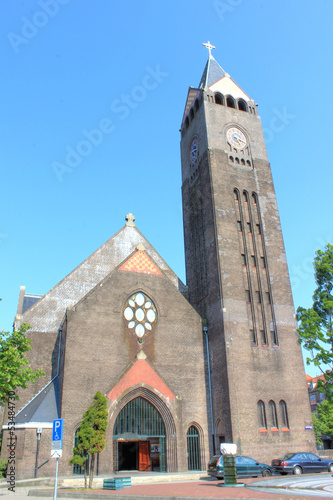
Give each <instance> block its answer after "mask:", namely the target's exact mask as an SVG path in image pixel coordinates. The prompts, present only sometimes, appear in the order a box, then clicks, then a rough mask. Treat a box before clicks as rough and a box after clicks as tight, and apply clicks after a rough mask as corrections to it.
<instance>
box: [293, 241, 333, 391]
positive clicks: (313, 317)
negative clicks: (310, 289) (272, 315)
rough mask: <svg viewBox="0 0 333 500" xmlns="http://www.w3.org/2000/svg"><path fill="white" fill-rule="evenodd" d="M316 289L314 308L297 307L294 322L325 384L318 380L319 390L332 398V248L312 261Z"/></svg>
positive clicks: (309, 358)
mask: <svg viewBox="0 0 333 500" xmlns="http://www.w3.org/2000/svg"><path fill="white" fill-rule="evenodd" d="M314 269H315V281H316V284H317V288H316V290H315V292H314V295H313V305H312V307H310V308H309V309H304V308H303V307H299V308H298V309H297V320H298V321H299V328H298V330H297V331H298V334H299V338H300V340H299V341H300V343H301V344H302V346H303V347H304V348H305V349H307V350H308V351H309V352H310V353H311V357H308V358H307V360H306V362H307V364H308V365H309V364H314V365H315V366H316V367H318V368H319V369H320V370H321V371H322V373H323V374H324V378H325V381H321V380H319V382H318V389H319V390H320V391H321V392H323V391H325V392H326V396H327V398H328V399H330V400H332V399H333V371H332V362H333V245H330V244H329V243H328V244H327V245H326V247H325V249H324V251H322V250H318V251H317V252H316V256H315V259H314Z"/></svg>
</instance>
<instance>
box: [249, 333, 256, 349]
mask: <svg viewBox="0 0 333 500" xmlns="http://www.w3.org/2000/svg"><path fill="white" fill-rule="evenodd" d="M250 340H251V346H252V347H253V346H256V345H257V339H256V334H255V331H254V330H250Z"/></svg>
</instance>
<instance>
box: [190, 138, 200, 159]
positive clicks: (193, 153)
mask: <svg viewBox="0 0 333 500" xmlns="http://www.w3.org/2000/svg"><path fill="white" fill-rule="evenodd" d="M198 156H199V146H198V139H193V141H192V144H191V150H190V162H191V163H192V165H194V163H195V162H196V161H197V159H198Z"/></svg>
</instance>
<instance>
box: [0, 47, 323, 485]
mask: <svg viewBox="0 0 333 500" xmlns="http://www.w3.org/2000/svg"><path fill="white" fill-rule="evenodd" d="M206 46H207V47H208V49H209V58H208V62H207V64H206V67H205V69H204V72H203V75H202V78H201V80H200V84H199V85H198V87H190V88H189V90H188V94H187V99H186V104H185V111H184V115H183V119H182V124H181V165H182V197H183V220H184V239H185V260H186V281H187V283H186V286H185V285H184V284H183V283H182V282H181V280H180V279H179V278H178V277H177V276H176V275H175V274H174V272H173V271H172V270H171V269H170V268H169V266H168V265H167V263H166V262H165V261H164V260H163V259H162V257H161V256H160V255H159V254H158V253H157V252H156V250H155V249H154V248H153V247H152V246H151V245H150V243H149V241H148V240H147V239H146V238H145V236H144V235H142V234H141V232H140V231H139V229H138V227H137V225H136V224H137V222H138V221H136V222H135V218H134V216H133V215H132V214H128V215H127V216H126V224H125V225H124V226H123V227H122V228H121V229H120V230H119V231H118V232H117V233H116V234H115V235H114V236H112V237H111V238H110V239H109V240H108V241H107V242H106V243H104V244H103V245H102V246H101V247H100V248H98V249H97V250H96V251H95V252H94V253H93V254H92V255H91V256H90V257H88V258H87V259H86V260H85V261H84V262H82V264H80V265H79V266H78V267H77V268H76V269H74V270H73V271H72V272H71V273H70V274H69V275H68V276H66V277H65V278H64V279H63V280H62V281H61V282H60V283H58V284H57V285H56V286H55V287H54V288H52V289H51V290H50V291H49V292H48V293H46V294H45V295H44V296H32V295H29V294H26V293H25V288H24V287H21V291H20V298H19V305H18V311H17V315H16V318H15V327H16V328H18V327H19V325H20V324H22V323H23V322H25V323H29V324H30V325H31V330H30V331H29V333H28V336H29V338H31V340H32V347H33V350H32V351H30V352H29V359H30V361H31V365H32V366H33V367H34V368H41V369H43V370H44V372H45V376H44V377H42V378H41V379H38V380H37V382H36V384H29V386H28V388H27V389H25V390H24V391H19V396H20V400H19V401H18V402H17V415H16V419H15V426H16V466H17V478H27V477H34V475H38V477H41V476H49V475H53V473H54V467H55V464H54V461H53V460H52V459H50V453H51V439H52V422H53V420H54V419H56V418H63V419H64V420H63V422H64V440H63V452H62V458H60V459H59V474H60V475H61V476H66V475H72V474H78V473H80V472H81V471H80V470H79V468H78V467H77V466H74V467H73V466H72V465H69V464H68V460H69V459H70V457H71V456H72V450H73V446H74V444H75V442H76V439H77V437H76V435H77V431H78V429H79V427H80V422H81V420H82V415H83V413H84V412H85V411H86V410H87V408H88V406H89V405H90V404H91V403H92V399H93V397H94V395H95V393H96V392H97V391H101V392H102V393H103V394H105V396H106V397H107V400H108V414H109V424H108V430H107V437H106V447H105V450H104V451H103V452H102V453H101V454H100V456H99V459H98V473H99V474H112V473H114V472H115V471H121V470H126V471H131V470H138V471H148V470H150V471H160V472H174V471H188V470H205V469H206V467H207V462H208V460H209V458H210V457H211V455H213V454H216V453H218V450H219V445H220V443H222V442H233V443H236V444H237V448H238V453H239V454H243V455H248V456H251V457H253V458H256V459H257V460H260V461H263V462H266V463H270V461H271V459H272V458H274V457H276V456H280V455H281V454H283V453H284V452H287V451H290V450H291V451H292V450H302V451H313V450H314V449H315V439H314V433H313V431H312V427H311V426H312V418H311V412H310V406H309V400H308V395H307V387H306V380H305V374H304V367H303V360H302V353H301V347H300V345H299V344H298V337H297V333H296V320H295V312H294V305H293V299H292V294H291V288H290V281H289V275H288V269H287V263H286V256H285V250H284V245H283V239H282V232H281V227H280V220H279V214H278V209H277V203H276V197H275V192H274V186H273V180H272V174H271V169H270V164H269V161H268V158H267V152H266V147H265V141H264V136H263V130H262V126H261V121H260V117H259V115H258V110H257V105H256V103H255V101H254V100H253V99H251V98H250V97H249V96H248V95H247V94H246V93H245V92H244V91H243V90H242V89H241V88H240V87H239V86H238V85H237V84H236V83H235V82H234V81H233V80H232V78H231V77H230V76H229V75H228V74H227V73H226V72H225V71H224V70H223V69H222V68H221V66H220V65H219V64H218V63H217V62H216V60H215V59H214V57H213V56H212V55H211V50H212V48H213V47H212V46H211V45H210V44H209V42H208V44H206ZM36 272H38V270H36ZM3 429H4V442H5V440H6V433H7V429H8V428H7V425H6V422H4V426H3ZM2 459H6V450H5V447H3V451H2Z"/></svg>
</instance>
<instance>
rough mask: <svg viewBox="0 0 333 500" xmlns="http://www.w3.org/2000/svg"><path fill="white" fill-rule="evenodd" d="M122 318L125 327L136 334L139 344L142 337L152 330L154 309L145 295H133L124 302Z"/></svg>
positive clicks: (154, 319)
mask: <svg viewBox="0 0 333 500" xmlns="http://www.w3.org/2000/svg"><path fill="white" fill-rule="evenodd" d="M124 318H125V320H126V322H127V327H128V328H129V329H130V330H131V332H132V333H135V334H136V336H137V337H138V340H139V342H140V343H141V342H142V337H143V336H144V335H145V334H146V333H147V332H150V331H151V330H152V329H153V325H154V323H155V321H156V307H155V305H154V304H153V302H152V301H151V300H150V298H149V297H147V295H145V294H144V293H142V292H138V293H135V294H134V295H132V296H131V297H130V298H129V299H128V300H127V302H126V305H125V309H124Z"/></svg>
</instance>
